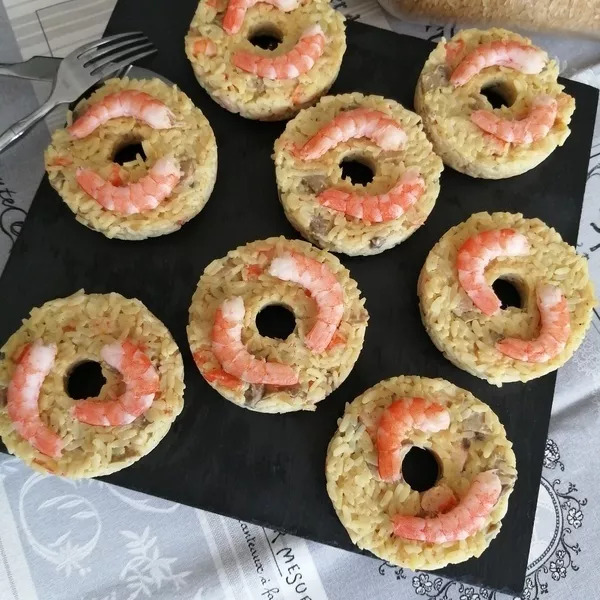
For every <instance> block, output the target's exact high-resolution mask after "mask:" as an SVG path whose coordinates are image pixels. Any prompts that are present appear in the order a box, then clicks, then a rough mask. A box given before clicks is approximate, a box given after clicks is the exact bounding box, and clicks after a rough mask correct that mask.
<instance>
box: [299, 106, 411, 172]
mask: <svg viewBox="0 0 600 600" xmlns="http://www.w3.org/2000/svg"><path fill="white" fill-rule="evenodd" d="M362 137H365V138H367V139H370V140H371V141H372V142H374V143H375V144H377V145H378V146H379V147H380V148H381V149H382V150H399V149H400V148H401V147H402V146H403V145H404V143H405V142H406V133H405V132H404V130H403V129H402V128H401V127H400V125H398V123H396V121H394V120H393V119H390V117H388V116H387V115H386V114H385V113H383V112H381V111H379V110H373V109H370V108H355V109H353V110H347V111H343V112H341V113H339V114H338V115H337V116H336V117H334V118H333V119H332V120H331V121H330V122H329V123H327V124H326V125H324V126H323V127H322V128H321V129H320V130H319V131H318V132H317V133H316V134H315V135H313V137H311V138H310V139H309V140H308V141H307V142H306V143H305V144H304V145H303V146H301V147H298V148H295V149H294V150H293V153H294V154H295V155H296V156H297V157H298V158H300V159H302V160H315V159H317V158H320V157H321V156H323V154H325V152H327V151H328V150H330V149H331V148H334V147H335V146H337V145H338V144H341V143H343V142H347V141H348V140H350V139H352V138H362Z"/></svg>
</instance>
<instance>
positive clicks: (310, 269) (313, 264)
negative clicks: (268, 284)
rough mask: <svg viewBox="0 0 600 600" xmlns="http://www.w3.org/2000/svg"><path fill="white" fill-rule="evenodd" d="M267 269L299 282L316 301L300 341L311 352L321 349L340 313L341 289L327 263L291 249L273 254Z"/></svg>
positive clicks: (342, 303)
mask: <svg viewBox="0 0 600 600" xmlns="http://www.w3.org/2000/svg"><path fill="white" fill-rule="evenodd" d="M268 272H269V275H272V276H273V277H278V278H279V279H282V280H283V281H292V282H293V283H297V284H298V285H301V286H302V287H303V288H305V289H306V290H307V291H308V293H309V294H310V296H311V298H312V299H313V300H314V301H315V302H316V304H317V315H316V322H315V324H314V325H313V326H312V328H311V330H310V331H309V332H308V333H307V334H306V336H305V337H304V343H305V344H306V347H307V348H309V349H310V350H312V351H313V352H324V351H325V350H326V349H327V346H329V344H330V343H331V340H332V339H333V336H334V335H335V332H336V330H337V328H338V325H339V324H340V321H341V320H342V315H343V314H344V292H343V290H342V286H341V285H340V283H339V281H338V280H337V278H336V277H335V275H334V274H333V273H332V272H331V270H330V269H329V267H328V266H327V265H324V264H323V263H320V262H319V261H318V260H315V259H313V258H309V257H308V256H304V254H300V253H299V252H292V251H289V252H286V253H285V254H283V255H281V256H279V257H277V258H274V259H273V260H272V261H271V264H270V265H269V271H268Z"/></svg>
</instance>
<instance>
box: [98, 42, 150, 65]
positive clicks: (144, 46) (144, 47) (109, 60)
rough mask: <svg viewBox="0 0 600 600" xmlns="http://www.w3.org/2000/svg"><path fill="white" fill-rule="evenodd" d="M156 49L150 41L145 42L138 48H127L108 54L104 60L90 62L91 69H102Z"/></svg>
mask: <svg viewBox="0 0 600 600" xmlns="http://www.w3.org/2000/svg"><path fill="white" fill-rule="evenodd" d="M152 49H154V44H153V43H152V42H150V41H148V42H145V43H144V44H138V45H137V46H132V47H131V48H125V50H120V51H119V52H115V53H114V54H112V53H107V55H105V56H103V57H102V58H100V59H98V60H94V61H90V64H89V67H90V68H91V69H101V68H102V67H103V66H104V65H108V64H109V63H112V62H116V61H118V60H120V59H122V58H125V57H126V56H129V55H130V54H132V53H134V52H138V51H139V52H142V51H144V50H152Z"/></svg>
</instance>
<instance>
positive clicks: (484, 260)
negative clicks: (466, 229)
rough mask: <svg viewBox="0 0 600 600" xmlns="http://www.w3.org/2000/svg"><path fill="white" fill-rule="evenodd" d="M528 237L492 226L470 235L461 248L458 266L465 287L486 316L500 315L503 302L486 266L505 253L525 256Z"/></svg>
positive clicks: (460, 280)
mask: <svg viewBox="0 0 600 600" xmlns="http://www.w3.org/2000/svg"><path fill="white" fill-rule="evenodd" d="M528 253H529V242H528V241H527V238H526V237H525V236H524V235H523V234H521V233H517V232H516V231H515V230H514V229H492V230H489V231H483V232H481V233H479V234H476V235H474V236H472V237H470V238H469V239H468V240H467V241H466V242H465V243H464V244H463V245H462V246H461V247H460V249H459V250H458V254H457V258H456V268H457V271H458V280H459V282H460V285H461V287H462V288H463V290H464V291H465V292H466V293H467V295H468V296H469V298H471V300H472V301H473V304H475V306H476V307H477V308H478V309H479V310H480V311H481V312H483V313H484V314H485V315H488V316H491V315H494V314H496V313H497V312H498V311H499V310H500V308H501V305H502V304H501V302H500V299H499V298H498V296H497V295H496V293H495V292H494V290H493V289H492V286H491V285H489V284H488V283H487V281H486V279H485V274H484V273H485V269H486V267H487V266H488V265H489V264H490V263H491V262H492V261H493V260H495V259H497V258H500V257H503V256H525V255H526V254H528Z"/></svg>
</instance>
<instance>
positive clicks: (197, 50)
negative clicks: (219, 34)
mask: <svg viewBox="0 0 600 600" xmlns="http://www.w3.org/2000/svg"><path fill="white" fill-rule="evenodd" d="M192 53H193V55H194V56H200V54H204V55H206V56H214V55H215V54H216V53H217V45H216V44H215V43H214V42H213V41H212V40H209V39H208V38H198V39H197V40H195V41H194V45H193V46H192Z"/></svg>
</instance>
